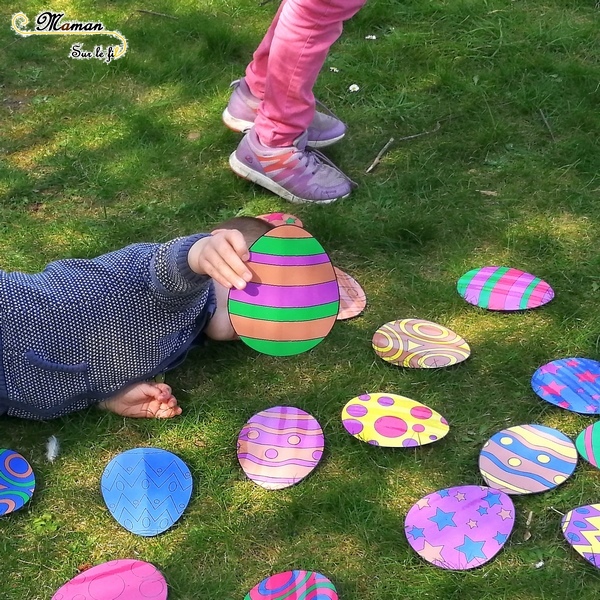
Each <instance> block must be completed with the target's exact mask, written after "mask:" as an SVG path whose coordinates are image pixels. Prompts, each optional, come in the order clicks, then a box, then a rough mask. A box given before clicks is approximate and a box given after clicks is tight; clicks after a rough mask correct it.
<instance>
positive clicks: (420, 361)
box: [372, 319, 471, 369]
mask: <svg viewBox="0 0 600 600" xmlns="http://www.w3.org/2000/svg"><path fill="white" fill-rule="evenodd" d="M372 344H373V349H374V350H375V353H376V354H377V356H379V357H380V358H382V359H383V360H385V361H387V362H389V363H392V364H393V365H397V366H399V367H410V368H413V369H433V368H436V367H448V366H450V365H454V364H456V363H459V362H462V361H463V360H466V359H467V358H469V356H470V354H471V349H470V348H469V344H467V342H466V341H465V340H464V339H463V338H462V337H460V336H459V335H457V334H456V333H454V332H453V331H452V330H450V329H448V328H447V327H443V326H442V325H438V324H437V323H432V322H431V321H424V320H423V319H402V320H400V321H390V322H389V323H386V324H385V325H382V326H381V327H380V328H379V329H378V330H377V331H376V332H375V334H374V335H373V340H372Z"/></svg>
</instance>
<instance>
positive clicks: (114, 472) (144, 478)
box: [100, 448, 192, 536]
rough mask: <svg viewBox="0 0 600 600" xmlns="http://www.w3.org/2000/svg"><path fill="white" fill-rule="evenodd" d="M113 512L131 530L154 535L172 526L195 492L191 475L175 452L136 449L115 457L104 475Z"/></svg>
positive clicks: (105, 494)
mask: <svg viewBox="0 0 600 600" xmlns="http://www.w3.org/2000/svg"><path fill="white" fill-rule="evenodd" d="M100 486H101V490H102V496H103V498H104V501H105V502H106V506H107V507H108V510H109V511H110V514H111V515H112V516H113V517H114V518H115V519H116V520H117V522H118V523H119V524H120V525H122V526H123V527H125V529H127V530H128V531H131V532H132V533H135V534H137V535H143V536H153V535H157V534H159V533H162V532H163V531H166V530H167V529H169V527H171V526H172V525H173V524H174V523H175V522H176V521H177V520H178V519H179V518H180V517H181V515H182V514H183V511H184V510H185V509H186V507H187V505H188V503H189V501H190V497H191V495H192V474H191V473H190V470H189V469H188V467H187V465H186V464H185V463H184V462H183V461H182V460H181V459H180V458H179V457H178V456H175V454H172V453H171V452H167V451H166V450H161V449H160V448H134V449H133V450H128V451H127V452H123V453H122V454H119V455H118V456H115V458H113V459H112V460H111V461H110V462H109V463H108V465H107V466H106V468H105V469H104V473H103V474H102V480H101V482H100Z"/></svg>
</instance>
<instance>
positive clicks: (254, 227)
mask: <svg viewBox="0 0 600 600" xmlns="http://www.w3.org/2000/svg"><path fill="white" fill-rule="evenodd" d="M273 227H274V225H271V223H268V222H267V221H265V220H263V219H258V218H256V217H233V218H231V219H227V221H223V222H222V223H219V224H218V225H217V226H216V227H215V229H237V230H238V231H239V232H240V233H241V234H242V235H243V236H244V239H245V240H246V243H247V244H248V246H250V245H251V244H253V243H254V242H255V241H256V240H257V239H258V238H259V237H261V236H263V235H264V234H265V233H267V231H270V230H271V229H273Z"/></svg>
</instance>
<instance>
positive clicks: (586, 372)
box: [531, 358, 600, 415]
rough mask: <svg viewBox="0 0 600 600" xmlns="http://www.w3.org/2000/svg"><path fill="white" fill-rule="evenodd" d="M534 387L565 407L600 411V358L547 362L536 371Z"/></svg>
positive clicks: (541, 394) (574, 410) (590, 412)
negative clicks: (597, 359) (599, 359)
mask: <svg viewBox="0 0 600 600" xmlns="http://www.w3.org/2000/svg"><path fill="white" fill-rule="evenodd" d="M531 387H532V388H533V391H534V392H535V393H536V394H537V395H538V396H539V397H540V398H541V399H542V400H545V401H546V402H549V403H550V404H554V405H555V406H559V407H560V408H564V409H565V410H570V411H572V412H576V413H581V414H584V415H597V414H600V362H598V361H596V360H592V359H591V358H561V359H560V360H553V361H551V362H549V363H546V364H545V365H542V366H541V367H540V368H539V369H538V370H537V371H536V372H535V373H534V374H533V377H532V378H531Z"/></svg>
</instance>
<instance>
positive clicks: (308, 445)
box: [237, 406, 325, 490]
mask: <svg viewBox="0 0 600 600" xmlns="http://www.w3.org/2000/svg"><path fill="white" fill-rule="evenodd" d="M324 447H325V438H324V436H323V430H322V429H321V426H320V425H319V423H318V422H317V420H316V419H315V418H314V417H313V416H311V415H309V414H308V413H307V412H305V411H303V410H301V409H299V408H295V407H292V406H275V407H273V408H268V409H267V410H263V411H261V412H259V413H257V414H255V415H254V416H253V417H251V418H250V419H249V421H248V422H247V423H246V424H245V425H244V427H243V428H242V430H241V432H240V434H239V436H238V444H237V456H238V460H239V462H240V466H241V467H242V470H243V471H244V473H245V474H246V475H247V476H248V478H249V479H251V480H252V481H254V482H255V483H256V484H258V485H260V486H261V487H263V488H265V489H268V490H279V489H283V488H286V487H289V486H291V485H294V484H296V483H298V482H299V481H301V480H302V479H304V478H305V477H306V476H307V475H308V474H309V473H311V472H312V471H313V470H314V468H315V467H316V466H317V464H318V463H319V461H320V460H321V457H322V456H323V449H324Z"/></svg>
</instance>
